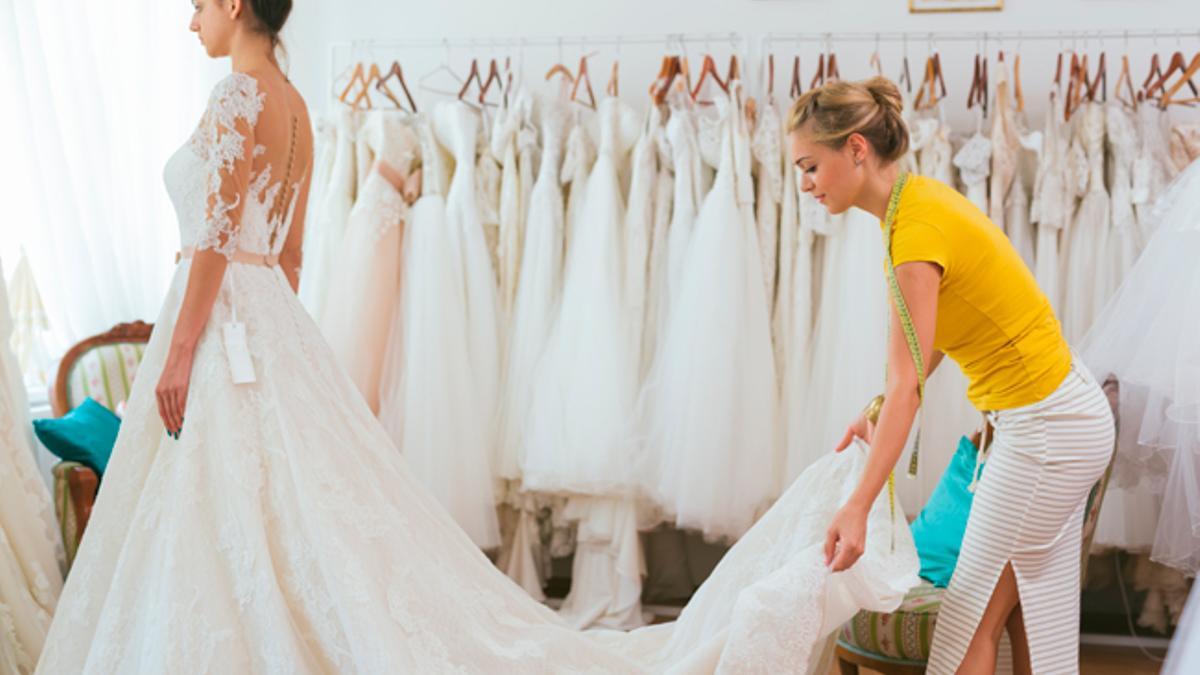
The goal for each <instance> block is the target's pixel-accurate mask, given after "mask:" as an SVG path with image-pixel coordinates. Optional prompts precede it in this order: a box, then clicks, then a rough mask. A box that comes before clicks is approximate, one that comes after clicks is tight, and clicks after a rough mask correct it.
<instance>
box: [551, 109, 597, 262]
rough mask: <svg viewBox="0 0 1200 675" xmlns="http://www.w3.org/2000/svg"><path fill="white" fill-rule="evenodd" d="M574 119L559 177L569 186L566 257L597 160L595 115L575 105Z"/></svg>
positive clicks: (576, 229) (575, 231) (566, 219)
mask: <svg viewBox="0 0 1200 675" xmlns="http://www.w3.org/2000/svg"><path fill="white" fill-rule="evenodd" d="M571 107H572V112H573V113H574V114H573V118H574V121H573V123H572V125H571V133H570V134H569V135H568V136H567V146H566V154H565V155H564V156H563V165H562V172H561V174H560V176H559V179H560V180H561V181H562V184H563V185H565V186H567V189H568V192H567V211H566V218H565V221H564V222H565V228H564V229H563V259H564V260H566V259H568V256H569V255H570V250H571V245H572V243H573V242H574V240H575V236H576V233H577V232H578V230H579V221H580V219H581V218H582V217H583V202H584V197H585V196H586V193H587V184H588V176H589V175H590V174H591V172H592V164H593V163H594V162H595V161H596V145H595V143H594V142H593V140H592V139H593V138H594V137H595V135H596V134H595V126H596V120H595V116H594V115H593V114H592V113H591V112H590V111H586V110H583V109H582V108H579V107H578V106H575V105H572V106H571Z"/></svg>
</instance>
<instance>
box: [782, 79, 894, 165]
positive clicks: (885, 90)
mask: <svg viewBox="0 0 1200 675" xmlns="http://www.w3.org/2000/svg"><path fill="white" fill-rule="evenodd" d="M903 111H904V100H903V99H902V98H901V97H900V90H899V89H898V88H897V87H896V85H895V83H893V82H892V81H891V80H889V79H887V78H886V77H872V78H871V79H869V80H862V81H860V82H844V81H836V82H829V83H827V84H824V85H822V86H820V87H817V88H816V89H812V90H810V91H808V92H805V93H804V94H803V95H802V96H801V97H800V98H799V99H797V100H796V102H795V103H793V104H792V109H791V111H790V113H789V115H788V131H789V132H791V131H796V130H797V129H800V128H801V127H804V126H805V125H807V129H808V131H809V132H810V133H811V134H812V136H813V138H814V140H816V142H818V143H823V144H825V145H828V146H830V147H833V148H841V147H842V146H843V145H845V144H846V139H848V138H850V135H851V134H861V135H862V136H863V137H864V138H866V139H867V142H869V143H870V144H871V147H872V148H874V149H875V154H877V155H879V158H880V159H881V160H883V161H884V162H894V161H896V160H898V159H900V158H901V157H903V156H904V153H906V152H908V143H909V141H908V127H907V126H905V124H904V116H903Z"/></svg>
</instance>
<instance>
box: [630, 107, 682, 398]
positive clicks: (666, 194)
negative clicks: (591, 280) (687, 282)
mask: <svg viewBox="0 0 1200 675" xmlns="http://www.w3.org/2000/svg"><path fill="white" fill-rule="evenodd" d="M654 148H655V154H656V157H657V164H658V172H657V173H656V175H655V179H654V181H655V182H654V190H653V193H654V211H653V220H652V224H651V234H650V251H649V252H648V254H647V263H646V266H647V270H646V311H645V314H644V317H645V318H644V322H645V323H644V325H643V328H642V346H641V355H642V356H641V359H640V365H639V367H638V383H639V385H640V384H641V383H642V382H643V381H644V380H645V378H646V374H647V373H648V372H649V370H650V366H651V364H653V363H654V356H655V354H656V350H657V347H658V343H659V340H660V337H661V335H660V334H661V332H662V330H663V328H664V327H665V326H664V324H663V323H662V320H663V319H665V316H666V315H665V309H666V306H667V295H666V294H667V255H668V253H667V249H668V247H669V235H668V231H669V228H670V225H671V220H672V218H673V215H674V214H673V211H674V205H675V173H674V160H673V154H672V148H671V143H670V142H669V141H668V140H667V125H666V124H663V123H660V124H659V126H658V128H657V129H656V130H655V132H654Z"/></svg>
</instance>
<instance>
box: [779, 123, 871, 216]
mask: <svg viewBox="0 0 1200 675" xmlns="http://www.w3.org/2000/svg"><path fill="white" fill-rule="evenodd" d="M789 138H790V141H791V150H792V162H793V163H795V165H796V173H797V174H798V175H799V176H800V190H801V191H803V192H807V193H809V194H811V195H812V196H813V197H815V198H816V200H817V201H818V202H820V203H821V205H822V206H824V207H825V209H826V210H827V211H829V212H830V213H832V214H835V215H836V214H839V213H843V212H845V211H847V210H849V209H850V207H851V206H853V205H854V200H855V197H856V196H857V195H858V191H859V188H860V187H861V183H862V176H861V175H860V174H861V172H860V171H858V170H857V168H858V167H857V166H856V165H855V163H854V151H853V149H852V146H853V145H854V143H853V138H852V139H851V140H850V141H847V142H846V144H845V145H843V146H842V147H841V148H839V149H834V148H831V147H829V146H828V145H825V144H824V143H818V142H816V141H815V140H813V139H812V136H811V134H809V133H808V130H807V125H805V126H802V127H800V128H799V129H796V130H795V131H793V132H792V133H791V134H790V135H789Z"/></svg>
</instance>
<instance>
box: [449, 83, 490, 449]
mask: <svg viewBox="0 0 1200 675" xmlns="http://www.w3.org/2000/svg"><path fill="white" fill-rule="evenodd" d="M479 125H480V119H479V115H478V114H477V113H476V112H475V110H473V109H472V108H471V107H470V106H468V105H467V104H465V103H462V102H461V101H452V102H443V103H441V104H439V105H438V106H437V107H436V108H435V109H434V112H433V128H434V133H435V135H436V137H437V139H438V141H439V142H440V143H441V144H442V145H443V146H445V147H446V148H447V149H449V150H450V151H451V153H452V154H453V155H454V178H453V179H451V181H450V190H449V191H448V192H447V193H446V226H447V227H448V228H450V231H451V238H452V241H453V242H454V247H455V248H456V249H457V251H458V257H459V261H458V266H457V273H458V274H459V275H460V276H461V277H462V288H463V291H464V293H465V298H466V308H467V325H466V329H467V333H466V334H467V355H468V359H469V361H468V362H469V364H470V367H471V377H472V380H473V383H472V385H471V388H470V390H468V391H464V392H461V393H460V394H461V395H462V396H464V397H467V396H470V397H472V398H474V399H475V411H476V415H477V418H476V419H477V422H476V424H478V425H479V426H480V427H481V428H482V429H483V436H484V441H485V443H487V444H488V447H489V448H491V451H490V452H489V453H488V456H487V459H486V461H487V462H488V464H489V466H492V465H494V463H495V462H496V456H495V455H496V450H495V446H496V409H497V398H498V396H499V391H500V349H501V344H500V324H499V318H498V316H497V308H496V304H497V294H498V292H497V288H496V271H495V267H493V266H492V255H491V254H490V253H489V252H488V251H489V247H488V246H489V245H488V241H487V237H486V235H485V233H484V226H483V221H482V219H481V215H480V208H479V202H480V200H479V198H478V195H477V192H476V189H477V185H476V179H475V168H476V148H477V141H478V138H479V133H480V127H479ZM488 161H491V160H490V159H489V160H488ZM489 470H491V469H489Z"/></svg>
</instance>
